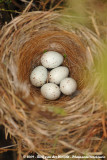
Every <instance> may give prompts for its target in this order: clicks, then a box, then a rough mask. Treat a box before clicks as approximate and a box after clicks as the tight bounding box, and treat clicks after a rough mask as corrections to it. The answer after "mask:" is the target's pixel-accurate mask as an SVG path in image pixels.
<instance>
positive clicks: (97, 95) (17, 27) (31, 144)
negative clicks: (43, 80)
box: [0, 12, 107, 159]
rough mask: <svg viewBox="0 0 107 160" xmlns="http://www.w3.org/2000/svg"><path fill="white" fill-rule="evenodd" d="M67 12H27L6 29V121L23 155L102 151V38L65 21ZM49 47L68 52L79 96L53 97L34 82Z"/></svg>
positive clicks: (1, 55)
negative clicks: (31, 75)
mask: <svg viewBox="0 0 107 160" xmlns="http://www.w3.org/2000/svg"><path fill="white" fill-rule="evenodd" d="M61 18H62V17H61V15H60V14H58V13H53V12H31V13H26V14H25V13H24V14H22V15H20V16H19V17H17V18H15V19H13V20H12V21H11V22H10V23H9V24H7V25H5V26H4V27H3V28H2V30H1V32H0V62H1V63H0V67H1V71H0V95H1V97H0V122H1V124H3V125H4V126H5V128H6V135H7V134H8V133H9V134H11V135H12V136H13V137H15V139H16V141H17V145H18V147H17V148H18V152H19V155H20V156H21V154H25V153H26V154H28V152H30V151H33V152H36V153H38V154H41V155H52V154H55V155H57V154H59V155H66V154H68V155H69V154H72V153H75V152H76V153H78V154H83V155H84V154H87V155H101V154H102V152H101V151H100V149H99V148H100V145H101V142H102V140H103V139H104V138H105V137H107V133H106V125H107V123H106V121H105V112H104V110H103V107H104V105H103V100H102V99H103V98H102V92H101V90H100V76H99V73H98V72H97V70H96V67H95V63H96V62H97V63H100V64H101V63H102V58H101V57H102V55H101V46H102V44H101V42H100V40H99V38H98V36H97V35H96V34H95V33H93V32H92V31H90V30H89V29H87V28H85V27H83V26H82V25H74V24H73V25H72V27H71V26H69V23H68V22H67V21H65V23H64V21H63V24H61ZM70 18H71V17H70ZM59 20H60V21H59ZM96 31H97V30H96ZM99 46H100V47H99ZM44 50H55V51H58V52H60V53H61V54H62V55H64V54H66V55H67V56H66V58H65V62H64V64H65V65H67V66H68V67H69V69H70V74H71V76H73V77H74V78H75V79H76V80H77V83H78V92H77V93H76V95H74V96H73V97H69V98H67V97H61V98H60V99H59V100H57V101H54V102H50V101H47V100H44V98H43V97H42V96H40V93H39V91H38V90H36V89H35V88H34V87H32V86H31V84H30V81H29V73H30V71H31V70H32V68H33V67H34V66H35V65H38V64H40V61H39V59H40V57H41V55H42V54H43V51H44ZM62 113H63V114H62ZM19 159H21V157H20V158H19Z"/></svg>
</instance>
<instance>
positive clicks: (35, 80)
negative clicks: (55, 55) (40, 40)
mask: <svg viewBox="0 0 107 160" xmlns="http://www.w3.org/2000/svg"><path fill="white" fill-rule="evenodd" d="M47 77H48V72H47V69H46V68H45V67H43V66H38V67H36V68H35V69H34V70H33V71H32V72H31V74H30V81H31V83H32V84H33V85H34V86H36V87H41V86H42V85H43V84H44V83H45V82H46V80H47Z"/></svg>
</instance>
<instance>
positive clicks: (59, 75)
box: [48, 66, 69, 84]
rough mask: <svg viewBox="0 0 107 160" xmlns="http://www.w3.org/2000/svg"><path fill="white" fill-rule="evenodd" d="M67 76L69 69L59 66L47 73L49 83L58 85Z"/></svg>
mask: <svg viewBox="0 0 107 160" xmlns="http://www.w3.org/2000/svg"><path fill="white" fill-rule="evenodd" d="M68 74H69V69H68V68H67V67H64V66H60V67H57V68H54V69H52V70H51V71H50V73H49V76H48V78H49V82H51V83H55V84H59V83H60V82H61V80H63V79H64V78H66V77H67V76H68Z"/></svg>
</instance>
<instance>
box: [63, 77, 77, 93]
mask: <svg viewBox="0 0 107 160" xmlns="http://www.w3.org/2000/svg"><path fill="white" fill-rule="evenodd" d="M76 89H77V83H76V81H75V80H74V79H73V78H70V77H68V78H65V79H63V80H62V81H61V83H60V90H61V92H62V93H63V94H65V95H71V94H72V93H73V92H75V91H76Z"/></svg>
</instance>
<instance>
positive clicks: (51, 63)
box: [41, 51, 64, 69]
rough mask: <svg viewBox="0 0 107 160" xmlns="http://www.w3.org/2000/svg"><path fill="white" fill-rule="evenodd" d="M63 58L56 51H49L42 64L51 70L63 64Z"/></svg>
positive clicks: (44, 55)
mask: <svg viewBox="0 0 107 160" xmlns="http://www.w3.org/2000/svg"><path fill="white" fill-rule="evenodd" d="M63 59H64V58H63V56H62V55H61V54H60V53H58V52H55V51H48V52H45V53H44V54H43V56H42V57H41V64H42V65H43V66H44V67H46V68H49V69H52V68H56V67H58V66H60V65H61V64H62V63H63Z"/></svg>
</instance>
